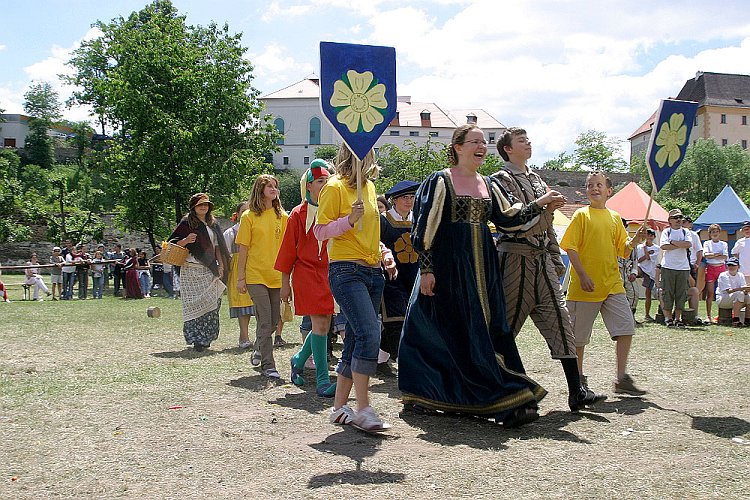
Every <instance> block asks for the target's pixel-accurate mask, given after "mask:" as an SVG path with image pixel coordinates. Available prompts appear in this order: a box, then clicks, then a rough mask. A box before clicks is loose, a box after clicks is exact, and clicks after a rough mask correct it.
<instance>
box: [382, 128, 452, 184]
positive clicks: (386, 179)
mask: <svg viewBox="0 0 750 500" xmlns="http://www.w3.org/2000/svg"><path fill="white" fill-rule="evenodd" d="M444 151H445V145H444V144H443V143H439V142H438V143H435V142H432V141H431V140H429V138H428V140H427V142H426V143H425V144H422V145H419V144H417V143H416V142H414V141H412V140H409V139H407V140H405V141H404V146H403V149H401V148H399V147H398V146H396V145H394V144H384V145H382V146H381V147H380V149H379V150H378V158H377V162H378V165H379V166H380V169H381V171H380V177H378V179H376V180H375V188H376V189H377V191H378V193H384V192H386V191H388V190H389V189H390V188H392V187H393V186H394V185H395V184H396V183H397V182H399V181H402V180H411V181H416V182H422V181H423V180H424V179H425V178H426V177H427V176H428V175H429V174H431V173H432V172H435V171H436V170H440V169H443V168H446V167H447V166H448V158H447V156H446V155H445V152H444Z"/></svg>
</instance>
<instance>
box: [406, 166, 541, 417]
mask: <svg viewBox="0 0 750 500" xmlns="http://www.w3.org/2000/svg"><path fill="white" fill-rule="evenodd" d="M485 182H486V184H487V190H488V192H489V193H490V198H489V199H487V198H484V199H480V198H473V197H470V196H457V195H456V192H455V189H454V187H453V182H452V180H451V178H450V175H449V174H448V173H447V171H440V172H435V173H433V174H431V175H430V176H429V177H428V178H427V179H426V180H425V181H424V183H422V185H421V186H420V188H419V190H418V191H417V195H416V200H415V205H414V215H413V217H414V227H413V229H412V233H411V239H412V245H413V247H414V249H415V250H416V251H417V252H418V253H419V268H420V272H421V273H422V274H424V273H433V274H434V276H435V287H434V295H432V296H427V295H423V294H421V293H420V290H419V286H418V285H417V286H414V289H413V291H412V295H411V298H410V300H409V309H408V311H407V314H406V319H405V322H404V328H403V335H402V338H401V345H400V349H399V389H401V392H402V395H403V401H404V403H405V404H407V405H414V406H419V407H421V408H425V409H428V410H442V411H446V412H458V413H465V414H471V415H483V416H486V417H492V418H495V419H496V421H502V420H505V419H506V418H508V417H510V416H511V414H512V413H513V412H514V410H517V409H521V408H524V407H531V408H533V407H535V406H536V403H537V402H538V401H540V400H541V399H542V398H543V397H544V396H545V395H546V394H547V391H545V390H544V389H543V388H542V387H541V386H539V385H538V384H537V383H536V382H534V381H533V380H531V379H530V378H529V377H527V376H526V375H525V372H524V368H523V364H522V362H521V357H520V355H519V353H518V349H517V347H516V344H515V340H514V338H513V332H512V331H511V329H510V328H509V327H508V324H507V322H506V309H505V299H504V296H503V288H502V281H501V276H500V266H499V262H498V258H497V251H496V250H495V245H494V241H493V239H492V235H491V233H490V229H489V227H488V225H487V221H488V220H491V221H492V222H493V223H494V224H495V226H496V227H497V229H498V230H500V231H503V232H505V231H507V232H513V231H517V230H519V229H521V227H522V226H524V225H526V224H533V223H534V222H535V221H536V220H537V219H538V216H539V214H540V212H541V209H540V208H539V206H537V205H536V204H535V203H530V204H528V205H526V206H522V205H521V204H515V205H512V204H511V201H510V197H509V196H508V195H506V193H505V192H504V190H503V189H502V187H501V186H500V184H499V183H498V182H497V181H496V180H493V179H490V178H487V177H485Z"/></svg>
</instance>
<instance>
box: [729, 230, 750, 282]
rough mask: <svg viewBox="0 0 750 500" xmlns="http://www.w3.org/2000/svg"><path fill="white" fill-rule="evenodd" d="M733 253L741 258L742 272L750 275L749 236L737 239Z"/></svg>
mask: <svg viewBox="0 0 750 500" xmlns="http://www.w3.org/2000/svg"><path fill="white" fill-rule="evenodd" d="M732 255H736V256H737V258H738V259H739V260H740V273H741V274H744V275H745V276H750V241H749V240H748V239H747V238H740V239H739V240H737V243H735V244H734V248H732Z"/></svg>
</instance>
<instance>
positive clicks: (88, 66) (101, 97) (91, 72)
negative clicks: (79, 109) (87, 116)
mask: <svg viewBox="0 0 750 500" xmlns="http://www.w3.org/2000/svg"><path fill="white" fill-rule="evenodd" d="M113 63H114V60H111V59H110V57H109V55H108V54H107V51H106V43H105V39H104V37H100V38H95V39H93V40H84V41H83V42H81V46H80V47H79V48H77V49H76V50H74V51H73V57H72V58H71V59H70V61H68V65H69V66H72V67H73V68H74V69H75V70H76V72H75V74H74V75H60V78H61V79H62V80H63V81H64V82H66V83H67V84H68V85H72V86H73V87H74V88H75V89H76V90H74V91H73V94H72V95H71V97H70V98H69V99H68V100H67V102H66V103H67V105H68V107H72V106H75V105H83V106H90V108H91V110H92V115H93V116H96V117H97V121H98V122H99V127H101V134H102V135H106V127H107V125H114V123H113V122H112V116H111V111H110V106H109V105H108V104H107V98H108V97H109V94H108V93H106V92H102V90H101V89H100V88H98V87H99V86H100V85H102V83H103V82H105V81H106V80H107V74H108V72H109V70H110V69H111V68H112V66H113Z"/></svg>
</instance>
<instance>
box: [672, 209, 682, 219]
mask: <svg viewBox="0 0 750 500" xmlns="http://www.w3.org/2000/svg"><path fill="white" fill-rule="evenodd" d="M669 218H670V219H674V218H677V219H681V218H682V211H681V210H680V209H679V208H673V209H672V210H670V211H669Z"/></svg>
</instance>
